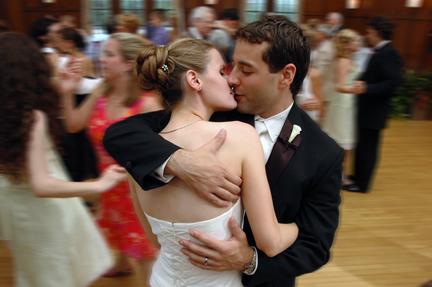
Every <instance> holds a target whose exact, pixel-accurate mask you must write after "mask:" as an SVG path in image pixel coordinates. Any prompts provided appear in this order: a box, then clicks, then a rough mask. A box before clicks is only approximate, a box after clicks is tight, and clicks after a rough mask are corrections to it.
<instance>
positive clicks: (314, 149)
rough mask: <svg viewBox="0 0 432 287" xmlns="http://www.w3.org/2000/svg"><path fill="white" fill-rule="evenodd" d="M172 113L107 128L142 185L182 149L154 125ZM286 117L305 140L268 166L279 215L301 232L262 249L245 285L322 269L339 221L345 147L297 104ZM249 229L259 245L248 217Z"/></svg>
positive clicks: (235, 116) (281, 282)
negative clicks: (278, 249)
mask: <svg viewBox="0 0 432 287" xmlns="http://www.w3.org/2000/svg"><path fill="white" fill-rule="evenodd" d="M168 118H169V115H167V114H164V113H163V112H155V113H149V114H144V115H137V116H134V117H131V118H128V119H126V120H124V121H122V122H118V123H116V124H114V125H112V126H111V127H110V128H109V129H108V130H107V132H106V134H105V138H104V144H105V147H106V149H107V150H108V152H109V153H110V154H111V155H112V156H113V157H114V158H115V159H116V160H117V161H118V162H119V163H120V164H121V165H122V166H124V167H126V169H127V170H128V171H129V173H130V174H131V175H132V176H133V177H134V179H135V180H136V181H137V182H138V183H139V184H140V185H141V186H142V187H143V188H146V189H149V188H154V187H156V186H160V185H161V183H160V182H158V181H157V180H155V179H154V178H153V177H152V176H150V174H151V173H152V171H154V170H155V169H156V168H157V167H159V166H160V165H161V164H162V163H163V162H164V161H165V160H166V159H167V158H168V157H169V156H170V155H171V154H172V153H173V152H174V151H175V150H177V149H178V147H176V146H175V145H173V144H171V143H169V142H167V141H165V140H163V139H162V138H161V137H159V136H158V135H157V134H155V133H154V132H153V131H152V130H151V129H150V127H149V126H152V127H153V130H154V131H158V130H161V129H162V127H163V126H165V125H166V123H167V121H168ZM213 119H214V120H222V119H223V120H242V121H245V122H248V123H251V124H253V120H254V117H253V116H250V115H242V114H239V113H237V112H230V113H222V114H217V115H216V116H215V117H214V118H213ZM287 120H289V121H290V122H291V123H292V124H296V125H298V126H300V127H301V128H302V131H301V134H300V135H301V137H302V141H301V144H300V145H299V147H298V149H297V150H296V152H295V153H294V155H293V156H292V157H291V160H290V161H289V162H288V163H287V164H286V165H285V166H284V167H283V168H282V169H281V170H277V171H276V170H274V169H273V168H272V166H271V162H268V163H267V166H266V170H267V174H268V177H269V184H270V188H271V192H272V197H273V203H274V206H275V211H276V216H277V218H278V220H279V222H281V223H290V222H295V223H296V224H297V225H298V227H299V230H300V232H299V237H298V239H297V240H296V242H295V243H294V244H293V245H292V246H291V247H290V248H289V249H287V250H285V251H284V252H282V253H281V254H279V255H277V256H275V257H273V258H269V257H267V256H266V255H265V254H264V253H262V252H260V251H259V252H258V269H257V271H256V273H255V274H254V275H252V276H247V275H244V276H243V284H244V285H245V286H277V287H280V286H294V282H295V277H296V276H298V275H301V274H303V273H308V272H312V271H314V270H316V269H318V268H319V267H321V266H322V265H324V264H325V263H326V262H327V261H328V260H329V258H330V247H331V245H332V242H333V238H334V235H335V231H336V228H337V226H338V222H339V211H338V207H339V204H340V181H341V173H342V170H341V165H342V158H343V151H342V149H341V148H339V147H338V145H337V144H336V143H335V142H334V141H333V140H332V139H331V138H330V137H328V136H327V135H326V134H325V133H324V132H322V131H321V129H320V128H319V127H318V126H317V125H316V124H315V122H313V121H312V120H311V119H310V118H309V117H308V116H307V115H306V114H305V113H304V112H303V111H302V110H301V109H299V108H298V107H297V106H296V105H295V104H294V105H293V107H292V109H291V111H290V113H289V115H288V118H287ZM251 156H253V155H251ZM244 231H245V232H246V235H247V237H248V241H249V243H250V244H251V245H255V242H254V239H253V235H252V232H251V229H250V226H249V223H248V221H247V219H246V220H245V225H244Z"/></svg>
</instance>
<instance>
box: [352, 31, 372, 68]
mask: <svg viewBox="0 0 432 287" xmlns="http://www.w3.org/2000/svg"><path fill="white" fill-rule="evenodd" d="M372 54H373V50H372V49H371V48H369V47H367V45H366V43H365V39H364V38H363V37H361V36H359V37H358V41H357V51H355V53H354V62H355V63H356V66H357V68H358V69H359V73H363V72H364V71H365V70H366V66H367V63H368V62H369V59H370V57H371V56H372Z"/></svg>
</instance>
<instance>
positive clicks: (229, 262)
mask: <svg viewBox="0 0 432 287" xmlns="http://www.w3.org/2000/svg"><path fill="white" fill-rule="evenodd" d="M228 225H229V228H230V231H231V234H232V236H231V238H229V239H228V240H218V239H216V238H214V237H212V236H210V235H208V234H206V233H203V232H200V231H198V230H191V231H190V234H191V236H193V237H194V238H196V239H197V240H199V241H200V244H197V243H194V242H191V241H189V240H181V241H180V244H181V245H182V246H183V248H182V252H183V254H185V255H186V256H187V257H188V258H189V261H190V262H191V263H192V264H193V265H195V266H197V267H199V268H202V269H207V270H215V271H224V270H239V271H243V270H244V269H245V266H246V264H248V263H250V261H251V260H252V257H253V249H252V248H250V247H249V244H248V242H247V239H246V234H245V233H244V232H243V230H241V228H240V226H239V225H238V224H237V221H236V220H235V219H234V218H230V220H229V222H228ZM206 258H207V259H206Z"/></svg>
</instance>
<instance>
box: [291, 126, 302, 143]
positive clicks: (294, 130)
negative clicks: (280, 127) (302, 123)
mask: <svg viewBox="0 0 432 287" xmlns="http://www.w3.org/2000/svg"><path fill="white" fill-rule="evenodd" d="M301 131H302V129H301V127H299V126H298V125H293V128H292V131H291V134H290V136H289V138H288V143H292V141H293V140H294V139H295V138H296V136H298V135H299V134H300V133H301Z"/></svg>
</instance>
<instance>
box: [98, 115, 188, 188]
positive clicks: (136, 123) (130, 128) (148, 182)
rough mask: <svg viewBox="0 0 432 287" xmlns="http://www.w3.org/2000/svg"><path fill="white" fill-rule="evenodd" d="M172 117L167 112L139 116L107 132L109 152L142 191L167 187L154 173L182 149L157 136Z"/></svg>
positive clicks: (106, 141) (115, 125)
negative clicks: (162, 186)
mask: <svg viewBox="0 0 432 287" xmlns="http://www.w3.org/2000/svg"><path fill="white" fill-rule="evenodd" d="M169 116H170V115H169V113H167V112H165V111H157V112H152V113H145V114H140V115H136V116H133V117H130V118H127V119H125V120H123V121H120V122H117V123H115V124H113V125H111V126H110V127H109V128H108V129H107V130H106V132H105V136H104V139H103V143H104V146H105V148H106V150H107V151H108V153H109V154H110V155H111V156H112V157H113V158H114V159H115V160H116V161H117V162H118V163H119V164H120V165H121V166H123V167H125V168H126V170H127V171H128V172H129V174H130V175H131V176H132V177H133V178H134V180H135V181H136V182H137V183H138V184H139V185H140V186H141V187H142V188H143V189H152V188H156V187H159V186H161V185H163V184H164V183H163V182H161V181H159V180H157V179H156V178H155V177H153V176H152V174H153V171H154V170H156V169H157V168H158V167H159V166H160V165H162V164H163V163H164V162H165V161H166V160H167V159H168V158H169V157H170V156H171V155H172V154H173V153H174V152H175V151H177V150H178V149H180V148H179V147H178V146H176V145H174V144H173V143H171V142H169V141H167V140H165V139H164V138H162V137H161V136H159V135H158V134H157V133H158V132H159V131H160V130H162V128H163V127H164V126H165V125H166V124H167V123H168V121H169Z"/></svg>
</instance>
